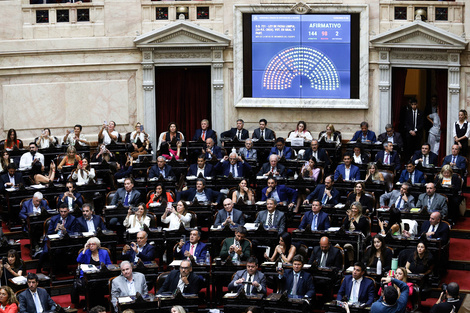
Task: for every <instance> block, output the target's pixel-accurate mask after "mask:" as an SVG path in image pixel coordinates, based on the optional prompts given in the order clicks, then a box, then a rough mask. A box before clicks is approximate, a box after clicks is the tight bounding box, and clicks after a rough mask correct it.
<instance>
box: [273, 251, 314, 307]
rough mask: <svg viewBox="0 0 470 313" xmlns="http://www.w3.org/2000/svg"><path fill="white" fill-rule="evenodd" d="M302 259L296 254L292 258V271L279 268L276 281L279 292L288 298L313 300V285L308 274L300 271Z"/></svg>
mask: <svg viewBox="0 0 470 313" xmlns="http://www.w3.org/2000/svg"><path fill="white" fill-rule="evenodd" d="M303 266H304V257H303V256H301V255H300V254H297V255H296V256H294V257H293V261H292V269H287V270H285V271H284V268H282V267H281V268H280V270H279V271H278V274H279V276H278V279H279V280H280V283H281V290H282V291H283V292H286V293H287V296H288V297H289V298H314V297H315V285H314V284H313V277H312V276H311V275H310V273H308V272H306V271H304V270H302V268H303Z"/></svg>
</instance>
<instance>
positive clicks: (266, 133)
mask: <svg viewBox="0 0 470 313" xmlns="http://www.w3.org/2000/svg"><path fill="white" fill-rule="evenodd" d="M266 126H268V121H267V120H266V119H264V118H262V119H260V120H259V128H256V129H255V130H254V131H253V135H252V137H251V138H253V139H257V140H259V139H261V138H263V139H264V140H274V139H276V137H275V135H274V132H273V131H272V130H271V129H269V128H267V127H266Z"/></svg>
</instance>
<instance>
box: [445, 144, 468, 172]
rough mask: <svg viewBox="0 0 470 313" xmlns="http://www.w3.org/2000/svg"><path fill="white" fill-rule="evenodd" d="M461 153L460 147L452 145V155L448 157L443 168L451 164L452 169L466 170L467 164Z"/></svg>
mask: <svg viewBox="0 0 470 313" xmlns="http://www.w3.org/2000/svg"><path fill="white" fill-rule="evenodd" d="M459 153H460V147H459V145H452V154H450V155H448V156H446V157H445V158H444V161H443V162H442V166H444V165H446V164H449V165H450V166H452V167H456V168H459V169H466V166H467V163H466V162H465V158H464V157H463V156H461V155H459Z"/></svg>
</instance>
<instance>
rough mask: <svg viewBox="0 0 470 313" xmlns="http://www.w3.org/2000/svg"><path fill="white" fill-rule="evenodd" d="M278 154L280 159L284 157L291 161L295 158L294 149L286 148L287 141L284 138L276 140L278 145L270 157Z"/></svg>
mask: <svg viewBox="0 0 470 313" xmlns="http://www.w3.org/2000/svg"><path fill="white" fill-rule="evenodd" d="M272 154H276V155H278V156H279V158H282V157H284V158H285V159H286V160H290V159H292V157H293V152H292V149H291V148H289V147H286V141H285V140H284V138H282V137H278V138H277V139H276V145H275V146H274V147H272V148H271V151H270V152H269V155H272Z"/></svg>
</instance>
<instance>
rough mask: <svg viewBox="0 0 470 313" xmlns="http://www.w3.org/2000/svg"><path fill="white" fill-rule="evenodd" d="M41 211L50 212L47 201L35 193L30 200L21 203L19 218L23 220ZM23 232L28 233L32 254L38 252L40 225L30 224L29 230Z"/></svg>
mask: <svg viewBox="0 0 470 313" xmlns="http://www.w3.org/2000/svg"><path fill="white" fill-rule="evenodd" d="M43 210H46V211H47V210H50V208H49V206H48V205H47V201H46V200H44V199H43V195H42V193H40V192H39V191H36V192H35V193H34V195H33V198H32V199H29V200H26V201H24V202H23V206H22V207H21V211H20V214H19V216H20V218H21V219H22V220H25V221H26V219H27V218H28V216H29V215H31V214H41V213H42V212H43ZM25 231H28V232H29V236H30V238H31V247H33V250H34V252H37V251H39V250H40V248H39V239H40V238H41V235H42V232H43V231H42V225H40V227H39V225H37V224H32V225H31V228H30V229H25Z"/></svg>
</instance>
